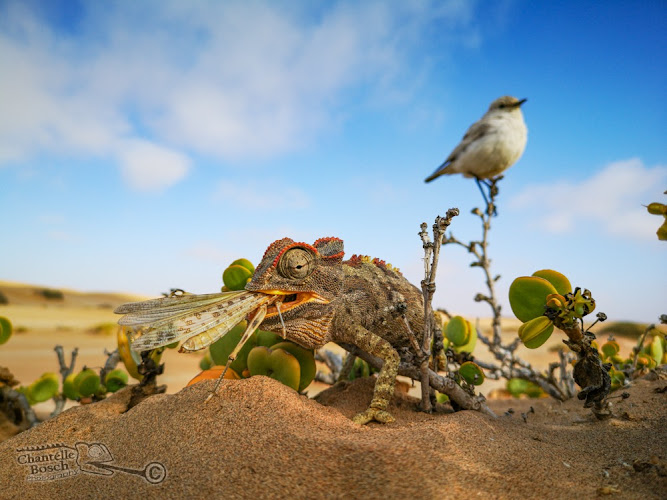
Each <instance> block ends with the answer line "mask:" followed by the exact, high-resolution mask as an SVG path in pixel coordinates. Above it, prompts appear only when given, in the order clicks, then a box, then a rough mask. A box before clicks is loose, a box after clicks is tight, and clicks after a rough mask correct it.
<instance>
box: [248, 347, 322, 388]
mask: <svg viewBox="0 0 667 500" xmlns="http://www.w3.org/2000/svg"><path fill="white" fill-rule="evenodd" d="M259 347H261V346H259ZM271 349H272V350H274V351H275V350H280V349H282V350H283V351H285V352H288V353H290V354H291V355H292V356H294V357H295V358H296V360H297V361H298V362H299V369H300V372H299V386H298V388H297V390H298V391H303V390H304V389H305V388H306V387H308V386H309V385H310V383H311V382H312V381H313V379H314V378H315V373H316V372H317V367H316V366H315V355H314V353H313V351H312V350H311V349H305V348H303V347H301V346H300V345H297V344H295V343H294V342H290V341H284V342H280V343H278V344H274V345H273V346H272V347H271ZM251 352H252V351H251ZM250 373H252V370H250Z"/></svg>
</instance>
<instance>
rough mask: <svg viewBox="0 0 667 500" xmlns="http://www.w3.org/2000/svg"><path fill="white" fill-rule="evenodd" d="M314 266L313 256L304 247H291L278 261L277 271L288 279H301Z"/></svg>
mask: <svg viewBox="0 0 667 500" xmlns="http://www.w3.org/2000/svg"><path fill="white" fill-rule="evenodd" d="M314 268H315V256H314V255H313V253H312V252H310V251H308V250H306V249H305V248H298V247H297V248H291V249H290V250H287V252H285V254H284V255H283V256H282V257H281V258H280V260H279V261H278V273H280V275H281V276H283V277H285V278H289V279H301V278H305V277H306V276H308V275H309V274H310V273H311V272H312V271H313V269H314Z"/></svg>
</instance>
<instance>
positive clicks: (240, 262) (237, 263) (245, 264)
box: [231, 259, 255, 274]
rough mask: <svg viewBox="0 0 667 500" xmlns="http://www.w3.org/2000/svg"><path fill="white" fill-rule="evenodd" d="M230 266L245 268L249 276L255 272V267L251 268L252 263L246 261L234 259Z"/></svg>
mask: <svg viewBox="0 0 667 500" xmlns="http://www.w3.org/2000/svg"><path fill="white" fill-rule="evenodd" d="M231 265H232V266H241V267H245V268H246V269H247V270H248V271H250V274H253V273H254V272H255V266H253V265H252V262H250V261H249V260H248V259H236V260H235V261H234V262H232V263H231Z"/></svg>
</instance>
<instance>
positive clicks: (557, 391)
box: [442, 176, 575, 401]
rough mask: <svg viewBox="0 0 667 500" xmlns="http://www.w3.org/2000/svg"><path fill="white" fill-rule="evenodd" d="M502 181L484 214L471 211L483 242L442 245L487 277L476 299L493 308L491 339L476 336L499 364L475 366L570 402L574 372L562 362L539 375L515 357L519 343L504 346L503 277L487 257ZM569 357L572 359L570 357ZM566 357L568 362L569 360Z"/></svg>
mask: <svg viewBox="0 0 667 500" xmlns="http://www.w3.org/2000/svg"><path fill="white" fill-rule="evenodd" d="M500 179H502V176H501V177H498V178H495V179H491V180H490V181H489V182H490V185H489V198H488V200H487V202H486V209H485V211H484V212H482V211H481V210H480V209H479V208H475V209H473V210H472V213H473V214H474V215H476V216H478V217H479V219H480V221H481V223H482V239H481V240H479V241H470V242H469V243H464V242H462V241H461V240H459V239H457V238H456V237H455V236H454V235H453V234H452V233H450V234H449V235H448V237H446V238H445V239H444V240H443V243H442V244H443V245H447V244H454V245H459V246H461V247H463V248H465V249H466V250H467V251H468V252H469V253H471V254H472V255H473V256H474V260H473V262H472V263H471V264H470V266H471V267H479V268H480V269H481V270H482V272H483V273H484V278H485V283H486V287H487V289H488V292H487V294H482V293H478V294H477V295H475V298H474V300H475V301H476V302H486V303H487V304H488V305H489V307H490V308H491V312H492V323H491V325H492V332H493V335H492V338H491V339H489V338H487V337H486V336H485V335H483V334H482V333H481V332H480V330H479V328H477V336H478V338H479V340H480V341H481V342H482V343H483V344H484V345H486V346H487V348H488V349H489V351H490V352H491V353H492V354H493V355H494V357H495V358H496V360H497V361H498V362H499V364H495V363H483V362H481V361H477V360H475V362H476V363H477V364H478V365H479V366H480V367H482V368H483V369H484V370H486V371H487V376H488V377H489V378H490V379H495V380H497V379H498V378H500V377H503V378H505V379H508V380H509V379H511V378H522V379H525V380H529V381H531V382H533V383H535V384H537V385H539V386H540V387H541V388H542V389H543V390H544V391H545V392H546V393H547V394H549V395H550V396H552V397H554V398H556V399H558V400H560V401H564V400H566V399H569V398H571V397H572V396H574V394H575V390H574V379H573V378H572V375H571V372H570V371H568V363H567V362H563V358H562V359H561V363H560V364H558V365H556V366H555V367H554V368H553V369H551V370H550V371H549V372H546V373H540V372H538V371H536V370H534V369H533V367H532V366H531V365H530V363H527V362H525V361H523V360H521V359H520V358H519V357H517V356H516V354H515V351H516V349H517V347H518V346H519V343H520V340H519V338H518V337H517V338H516V339H515V340H514V341H513V342H512V343H511V344H508V345H503V343H502V329H501V323H500V320H501V306H500V304H499V303H498V300H497V296H496V290H495V283H496V282H497V281H498V280H499V279H500V275H496V276H493V274H492V272H491V259H490V258H489V254H488V241H489V232H490V231H491V220H492V217H493V215H494V214H495V207H496V197H497V196H498V193H499V190H498V186H497V183H498V181H500ZM567 356H569V355H567ZM567 356H566V358H565V360H567ZM556 368H557V369H558V370H559V372H560V373H559V376H558V377H556V376H555V374H554V371H555V369H556Z"/></svg>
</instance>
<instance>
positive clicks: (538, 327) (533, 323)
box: [519, 316, 554, 349]
mask: <svg viewBox="0 0 667 500" xmlns="http://www.w3.org/2000/svg"><path fill="white" fill-rule="evenodd" d="M553 331H554V325H553V323H552V322H551V320H550V319H549V318H547V317H546V316H538V317H537V318H533V319H531V320H530V321H528V322H526V323H524V324H523V325H521V326H520V327H519V338H520V339H521V342H523V345H525V346H526V347H527V348H528V349H537V348H538V347H540V346H541V345H542V344H544V343H545V342H546V341H547V340H548V339H549V337H551V334H552V333H553Z"/></svg>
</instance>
